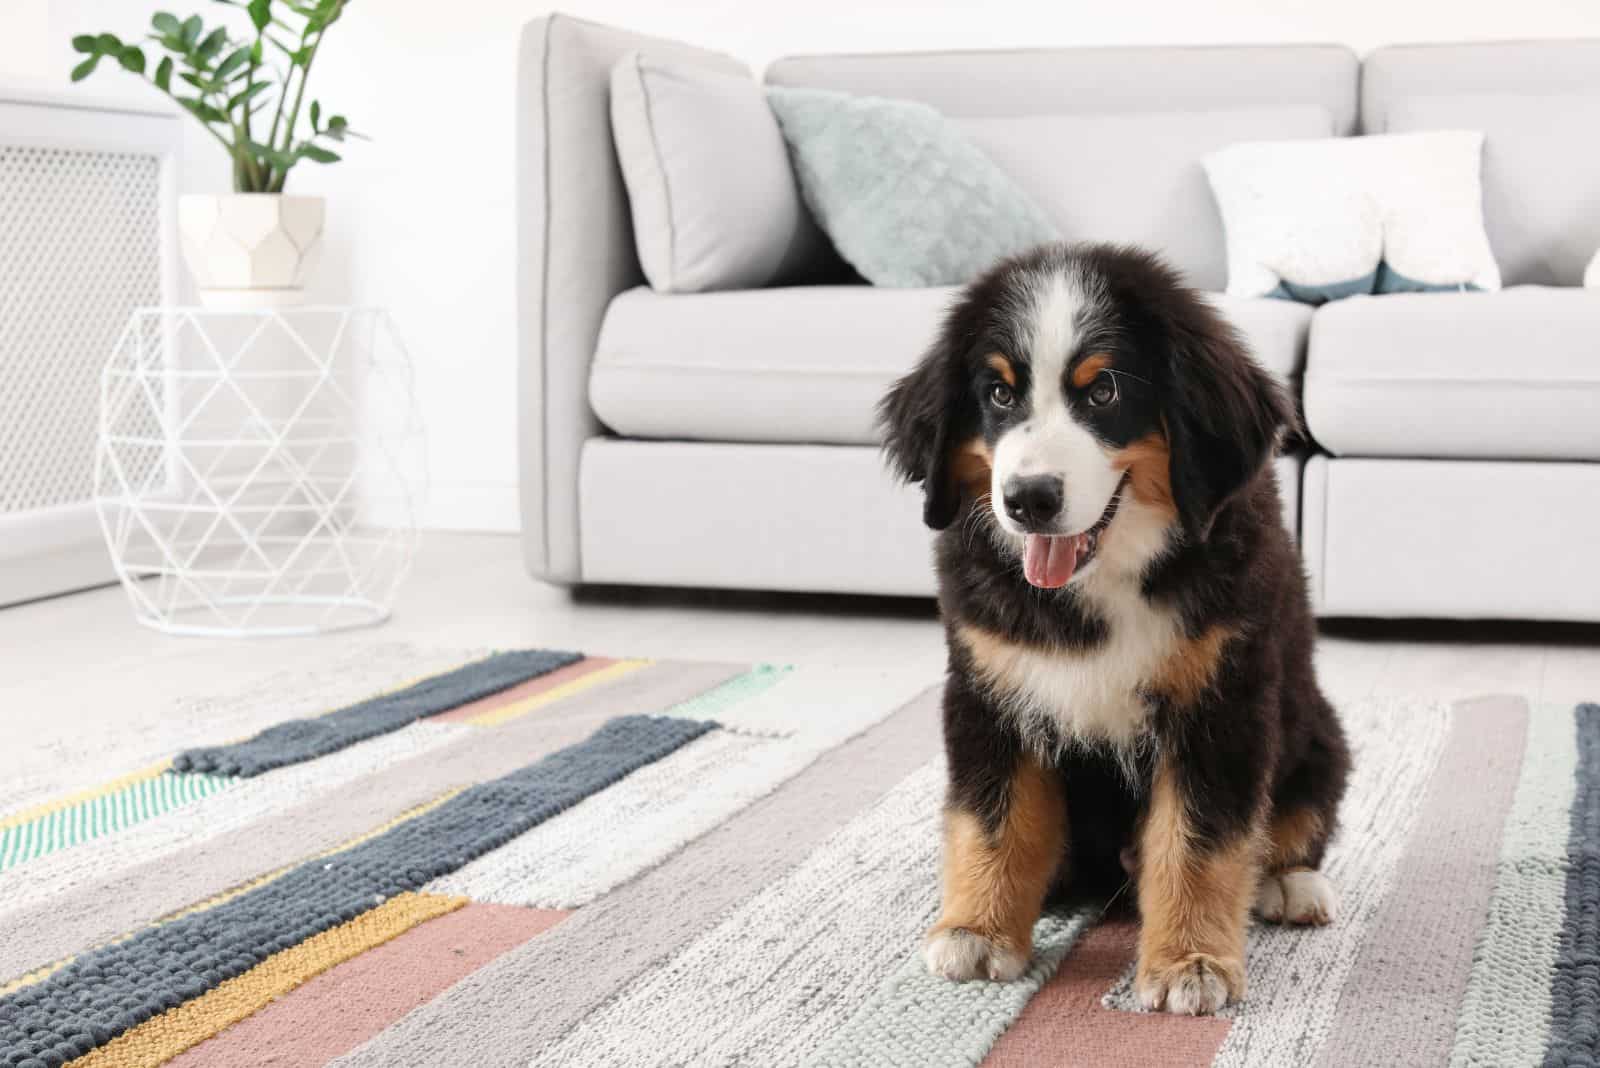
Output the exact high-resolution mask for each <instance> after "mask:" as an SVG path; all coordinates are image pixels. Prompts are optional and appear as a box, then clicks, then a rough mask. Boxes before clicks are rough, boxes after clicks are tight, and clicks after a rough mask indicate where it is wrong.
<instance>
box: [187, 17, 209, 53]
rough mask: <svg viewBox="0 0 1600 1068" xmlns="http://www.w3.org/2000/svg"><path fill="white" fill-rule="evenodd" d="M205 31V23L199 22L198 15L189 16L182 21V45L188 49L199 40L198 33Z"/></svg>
mask: <svg viewBox="0 0 1600 1068" xmlns="http://www.w3.org/2000/svg"><path fill="white" fill-rule="evenodd" d="M203 29H205V23H203V22H201V21H200V16H199V15H190V16H189V17H188V18H186V19H184V20H183V43H184V44H185V45H187V46H189V47H190V48H193V47H194V44H195V42H196V41H198V40H200V31H201V30H203Z"/></svg>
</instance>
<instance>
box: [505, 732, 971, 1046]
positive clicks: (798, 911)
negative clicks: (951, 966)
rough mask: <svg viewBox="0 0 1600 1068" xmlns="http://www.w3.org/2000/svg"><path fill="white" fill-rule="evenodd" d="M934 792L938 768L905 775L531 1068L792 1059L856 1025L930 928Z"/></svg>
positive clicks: (938, 788)
mask: <svg viewBox="0 0 1600 1068" xmlns="http://www.w3.org/2000/svg"><path fill="white" fill-rule="evenodd" d="M944 785H945V774H944V761H943V760H942V759H937V760H934V761H932V762H930V763H929V764H927V765H925V766H923V767H922V768H921V769H919V770H918V771H916V772H913V773H912V774H911V775H910V776H908V777H907V778H906V779H904V780H903V781H902V782H901V783H900V784H899V785H897V786H896V787H894V789H892V790H891V791H890V792H889V793H888V794H886V795H885V796H884V797H883V799H882V800H881V801H879V802H878V803H877V804H876V805H875V806H873V808H872V809H870V810H869V811H868V812H866V813H864V814H863V815H861V816H858V817H857V818H855V819H854V820H852V821H851V822H850V823H849V824H847V825H846V826H845V827H843V828H842V829H841V830H840V831H839V832H838V833H836V834H835V835H834V836H833V837H831V838H830V839H828V841H827V842H825V843H823V844H822V845H821V846H820V847H818V849H817V850H816V851H815V852H813V853H812V854H811V855H810V856H809V857H808V858H806V860H805V861H804V862H803V863H802V864H801V865H800V866H799V867H797V868H796V869H794V870H793V871H792V872H790V873H789V874H788V875H786V876H785V877H784V878H782V879H781V880H779V881H778V882H776V883H773V884H771V885H770V886H768V887H767V888H766V889H764V890H763V891H761V892H760V893H759V894H757V895H755V896H754V897H752V898H750V899H749V900H747V901H746V902H745V903H744V904H742V905H740V906H739V907H738V908H737V909H735V910H734V911H733V912H732V913H731V914H730V915H729V916H728V917H727V918H726V919H724V920H723V921H722V922H721V923H719V924H718V925H717V926H716V927H714V928H712V929H711V930H709V931H708V932H706V933H705V934H703V935H701V936H700V937H699V938H697V939H696V940H695V941H693V942H691V943H690V944H689V945H688V946H686V947H685V948H684V949H683V950H681V951H680V952H678V953H677V954H675V955H673V956H672V957H670V958H669V959H667V960H666V961H664V962H663V963H662V964H661V965H660V966H659V967H657V968H656V969H655V970H653V971H650V972H647V973H645V974H644V975H642V976H640V977H639V978H638V979H637V980H635V981H634V982H633V983H631V984H629V985H628V986H627V987H625V988H624V989H623V990H622V991H621V992H619V993H618V994H617V995H616V996H614V997H613V998H612V999H611V1000H610V1001H608V1002H607V1003H606V1004H605V1005H604V1006H603V1007H602V1008H600V1009H597V1010H596V1011H595V1012H593V1013H591V1014H590V1015H589V1016H587V1017H586V1018H585V1019H584V1020H582V1021H581V1022H580V1023H578V1024H577V1025H576V1026H575V1027H574V1028H573V1029H572V1030H571V1031H569V1032H567V1034H566V1035H565V1036H563V1037H562V1039H561V1040H560V1041H558V1042H556V1043H555V1044H554V1045H552V1046H550V1047H547V1048H546V1049H545V1050H543V1051H542V1052H540V1053H539V1054H538V1055H537V1056H536V1057H535V1058H534V1060H533V1061H532V1062H531V1064H532V1065H535V1066H548V1065H573V1064H626V1065H629V1066H631V1068H642V1066H644V1065H665V1064H675V1065H676V1064H694V1065H697V1066H702V1065H720V1064H731V1063H734V1062H739V1063H744V1064H792V1063H794V1062H796V1061H799V1060H802V1059H804V1057H806V1056H807V1055H808V1054H810V1053H812V1052H814V1051H815V1050H817V1049H818V1048H819V1047H820V1046H821V1045H822V1043H823V1042H825V1041H826V1040H827V1039H828V1037H829V1036H830V1035H832V1034H833V1033H834V1032H835V1031H836V1030H837V1029H838V1028H839V1027H840V1026H842V1025H843V1024H844V1023H845V1021H847V1020H848V1019H849V1018H850V1017H851V1016H852V1015H853V1014H854V1013H855V1012H856V1010H857V1009H858V1008H859V1007H860V1005H861V1003H862V1001H864V1000H865V999H866V998H867V997H869V996H870V995H871V994H872V992H873V991H874V990H875V989H877V987H878V986H879V985H880V984H881V983H882V981H883V980H884V978H885V977H886V975H887V974H888V973H889V972H890V971H892V970H893V969H894V967H895V966H896V965H897V964H898V963H899V962H900V961H902V960H903V959H904V958H905V955H906V952H907V950H908V949H910V948H912V947H915V946H916V944H917V941H918V939H919V938H920V937H921V935H922V932H923V930H924V929H925V928H926V927H927V926H928V924H929V923H931V922H932V921H933V918H934V913H935V911H936V910H937V907H938V873H937V871H936V868H937V864H936V859H937V855H938V832H939V814H940V807H941V806H940V801H941V798H942V796H943V793H944ZM662 907H663V908H671V907H672V904H671V902H662ZM712 1009H714V1010H715V1011H710V1010H712Z"/></svg>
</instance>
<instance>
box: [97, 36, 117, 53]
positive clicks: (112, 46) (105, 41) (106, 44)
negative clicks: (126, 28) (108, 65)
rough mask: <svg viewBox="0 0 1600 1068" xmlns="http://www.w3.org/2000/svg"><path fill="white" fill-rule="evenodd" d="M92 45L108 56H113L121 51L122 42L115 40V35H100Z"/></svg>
mask: <svg viewBox="0 0 1600 1068" xmlns="http://www.w3.org/2000/svg"><path fill="white" fill-rule="evenodd" d="M94 44H95V47H96V48H98V49H99V50H100V51H101V52H102V53H103V54H105V55H108V56H114V55H116V54H117V53H118V52H121V51H122V42H121V41H119V40H117V35H116V34H114V33H102V34H101V35H100V36H99V37H96V38H95V39H94Z"/></svg>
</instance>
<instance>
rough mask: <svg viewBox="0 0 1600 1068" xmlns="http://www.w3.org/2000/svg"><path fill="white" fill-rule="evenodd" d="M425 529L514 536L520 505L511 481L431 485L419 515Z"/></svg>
mask: <svg viewBox="0 0 1600 1068" xmlns="http://www.w3.org/2000/svg"><path fill="white" fill-rule="evenodd" d="M422 526H423V528H424V529H426V530H470V531H486V532H489V533H494V534H516V533H519V532H521V530H522V504H521V500H520V497H519V495H518V490H517V485H516V483H514V482H510V483H506V482H435V483H434V484H433V486H432V488H431V489H430V490H429V492H428V506H427V508H426V509H424V510H423V513H422Z"/></svg>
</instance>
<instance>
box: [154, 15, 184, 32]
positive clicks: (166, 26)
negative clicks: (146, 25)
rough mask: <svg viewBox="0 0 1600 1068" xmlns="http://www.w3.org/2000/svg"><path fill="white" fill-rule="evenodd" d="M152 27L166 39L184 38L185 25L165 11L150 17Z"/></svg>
mask: <svg viewBox="0 0 1600 1068" xmlns="http://www.w3.org/2000/svg"><path fill="white" fill-rule="evenodd" d="M150 25H152V26H154V27H155V30H156V32H157V33H159V34H161V35H162V36H164V37H182V36H183V23H181V22H179V21H178V20H177V19H176V18H175V17H173V16H172V15H169V14H167V13H166V12H165V11H157V12H156V13H155V14H154V15H151V16H150Z"/></svg>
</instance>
